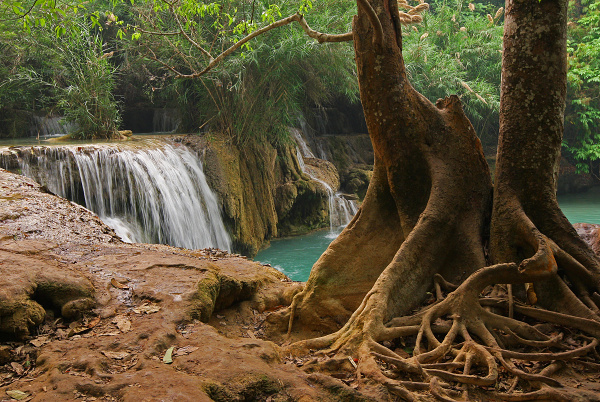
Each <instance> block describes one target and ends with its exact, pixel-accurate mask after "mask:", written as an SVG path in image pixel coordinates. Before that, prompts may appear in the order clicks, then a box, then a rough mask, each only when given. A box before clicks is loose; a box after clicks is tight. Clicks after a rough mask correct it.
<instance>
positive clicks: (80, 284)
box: [0, 170, 353, 402]
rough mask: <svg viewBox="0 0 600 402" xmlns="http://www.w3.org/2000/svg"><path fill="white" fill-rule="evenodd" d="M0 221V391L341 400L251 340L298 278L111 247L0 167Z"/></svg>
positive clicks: (157, 249)
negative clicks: (0, 268) (293, 278)
mask: <svg viewBox="0 0 600 402" xmlns="http://www.w3.org/2000/svg"><path fill="white" fill-rule="evenodd" d="M0 221H1V225H0V264H1V266H2V275H1V276H0V289H1V291H0V319H1V320H0V322H1V326H0V331H1V332H2V333H1V334H0V336H1V337H2V340H3V342H2V344H1V346H0V395H2V397H3V398H7V396H10V397H13V398H14V399H19V398H21V397H23V399H24V400H33V401H71V400H77V401H92V400H119V401H136V402H137V401H156V400H163V401H203V400H207V401H208V400H221V401H230V400H267V399H268V398H271V399H270V400H273V401H287V400H303V401H310V400H317V399H318V400H339V393H340V392H349V393H350V394H349V395H352V394H353V390H352V389H351V388H350V387H347V386H346V385H344V383H342V382H341V381H338V380H333V379H331V378H327V379H325V380H324V379H323V378H322V377H323V376H321V375H318V374H307V373H304V372H303V371H301V370H300V369H299V368H298V367H296V365H295V364H286V359H285V358H284V356H282V355H281V354H280V351H279V348H278V347H277V346H276V345H275V344H274V343H272V342H269V341H266V340H262V339H261V337H262V336H263V335H264V334H263V330H264V328H263V326H262V324H263V321H264V317H265V314H266V313H267V312H269V311H272V310H275V309H278V308H280V307H282V306H283V305H288V304H289V302H290V300H291V297H292V296H293V294H294V293H295V292H297V291H298V290H299V287H300V286H301V285H300V284H297V283H292V282H290V281H289V280H288V279H287V278H286V277H285V276H284V275H283V274H281V273H279V272H278V271H276V270H274V269H272V268H269V267H264V266H261V265H260V264H258V263H254V262H251V261H248V260H246V259H245V258H243V257H240V256H238V255H232V254H227V253H225V252H222V251H220V250H216V249H206V250H195V251H190V250H186V249H181V248H175V247H169V246H163V245H147V244H126V243H123V242H121V241H120V240H119V239H118V237H117V236H116V235H115V234H114V232H113V231H112V229H110V228H109V227H107V226H106V225H104V224H103V223H102V222H101V221H100V220H99V219H98V218H97V217H96V216H95V215H94V214H92V213H91V212H89V211H88V210H86V209H85V208H83V207H81V206H79V205H76V204H73V203H71V202H69V201H67V200H65V199H62V198H59V197H56V196H54V195H52V194H49V193H47V192H44V189H43V188H42V187H40V186H39V185H38V184H36V183H35V182H33V181H32V180H30V179H27V178H25V177H23V176H18V175H14V174H11V173H9V172H6V171H4V170H0ZM323 384H325V385H323ZM17 391H18V392H17ZM9 399H10V398H9Z"/></svg>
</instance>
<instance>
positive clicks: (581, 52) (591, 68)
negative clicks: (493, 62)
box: [565, 1, 600, 179]
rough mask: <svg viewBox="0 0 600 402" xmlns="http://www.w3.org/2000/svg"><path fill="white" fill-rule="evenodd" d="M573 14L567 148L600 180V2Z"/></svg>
mask: <svg viewBox="0 0 600 402" xmlns="http://www.w3.org/2000/svg"><path fill="white" fill-rule="evenodd" d="M574 8H575V7H574ZM574 14H575V15H573V17H572V22H571V23H570V27H569V28H570V29H569V45H568V52H569V58H568V60H569V72H568V78H569V98H568V100H567V113H566V116H565V123H566V124H565V148H566V150H567V155H568V156H570V157H571V158H573V159H574V160H575V161H576V166H577V168H578V170H579V171H582V172H586V173H592V174H594V176H595V177H596V178H597V179H600V171H599V170H598V169H599V168H600V166H599V164H598V160H600V2H599V1H591V2H589V4H587V6H586V7H585V8H579V9H578V11H577V12H574Z"/></svg>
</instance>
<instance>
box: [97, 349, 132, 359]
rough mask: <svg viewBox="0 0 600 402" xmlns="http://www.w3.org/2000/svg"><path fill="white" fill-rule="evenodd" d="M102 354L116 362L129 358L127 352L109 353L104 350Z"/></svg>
mask: <svg viewBox="0 0 600 402" xmlns="http://www.w3.org/2000/svg"><path fill="white" fill-rule="evenodd" d="M102 354H103V355H104V356H106V357H108V358H110V359H116V360H122V359H125V358H126V357H129V353H127V352H111V351H107V350H104V351H102Z"/></svg>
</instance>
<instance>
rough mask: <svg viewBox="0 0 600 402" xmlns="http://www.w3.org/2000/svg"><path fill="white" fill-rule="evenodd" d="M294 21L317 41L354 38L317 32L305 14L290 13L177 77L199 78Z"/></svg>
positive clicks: (340, 40) (349, 34)
mask: <svg viewBox="0 0 600 402" xmlns="http://www.w3.org/2000/svg"><path fill="white" fill-rule="evenodd" d="M294 21H297V22H298V23H299V24H300V25H301V26H302V29H303V30H304V32H306V34H307V35H308V36H310V37H311V38H314V39H316V40H317V41H319V43H323V42H345V41H350V40H352V32H349V33H345V34H339V35H330V34H324V33H321V32H317V31H315V30H313V29H312V28H310V27H309V26H308V24H307V23H306V20H305V19H304V16H302V14H300V13H296V14H292V15H290V16H289V17H286V18H283V19H281V20H278V21H275V22H273V23H272V24H269V25H267V26H266V27H263V28H261V29H258V30H256V31H254V32H252V33H251V34H250V35H247V36H246V37H244V38H243V39H241V40H239V41H237V42H236V43H234V44H233V45H232V46H230V47H229V48H228V49H227V50H225V51H224V52H222V53H221V54H219V55H218V56H217V57H216V58H214V59H212V58H211V60H210V62H209V63H208V65H207V66H206V68H205V69H204V70H202V71H200V72H196V73H192V74H179V75H177V78H198V77H200V76H202V75H204V74H206V73H208V72H209V71H210V70H212V69H213V68H214V67H216V66H217V64H219V63H220V62H221V61H223V59H224V58H226V57H227V56H229V55H230V54H231V53H233V52H235V51H236V50H237V49H239V48H240V47H242V46H243V45H244V44H245V43H247V42H249V41H250V40H252V39H254V38H256V37H257V36H259V35H262V34H264V33H266V32H268V31H270V30H272V29H275V28H279V27H282V26H284V25H288V24H291V23H292V22H294ZM184 36H185V38H186V39H188V40H189V41H190V43H192V44H194V43H195V42H193V40H192V39H191V38H189V36H188V35H186V34H184ZM196 47H197V46H196ZM198 49H200V50H202V49H201V48H200V47H198ZM169 69H170V70H171V71H173V69H172V68H169Z"/></svg>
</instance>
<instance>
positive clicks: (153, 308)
mask: <svg viewBox="0 0 600 402" xmlns="http://www.w3.org/2000/svg"><path fill="white" fill-rule="evenodd" d="M159 310H160V307H159V306H158V305H156V304H154V303H144V304H142V305H141V306H138V307H136V308H134V309H133V312H134V313H137V314H152V313H156V312H157V311H159Z"/></svg>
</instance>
